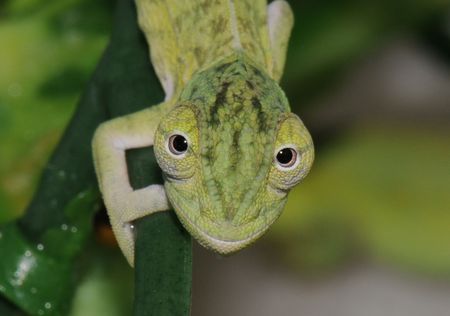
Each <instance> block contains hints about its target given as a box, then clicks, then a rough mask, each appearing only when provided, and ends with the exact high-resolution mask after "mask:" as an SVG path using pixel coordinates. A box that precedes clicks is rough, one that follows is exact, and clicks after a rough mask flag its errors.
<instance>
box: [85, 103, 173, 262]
mask: <svg viewBox="0 0 450 316" xmlns="http://www.w3.org/2000/svg"><path fill="white" fill-rule="evenodd" d="M169 107H170V106H168V104H167V103H162V104H160V105H157V106H153V107H151V108H149V109H145V110H142V111H139V112H136V113H133V114H130V115H127V116H123V117H119V118H117V119H114V120H111V121H108V122H106V123H103V124H101V125H100V126H99V128H98V129H97V131H96V132H95V135H94V139H93V143H92V145H93V154H94V163H95V170H96V173H97V178H98V181H99V186H100V190H101V192H102V195H103V199H104V202H105V205H106V209H107V211H108V215H109V218H110V221H111V225H112V228H113V230H114V233H115V236H116V238H117V241H118V243H119V246H120V248H121V250H122V252H123V253H124V255H125V257H126V258H127V260H128V262H129V263H130V265H131V266H133V264H134V234H133V226H132V225H131V222H132V221H133V220H135V219H138V218H141V217H143V216H146V215H149V214H152V213H154V212H158V211H164V210H168V209H169V202H168V200H167V197H166V194H165V191H164V187H163V186H162V185H150V186H147V187H145V188H142V189H138V190H134V189H133V188H132V187H131V185H130V181H129V177H128V168H127V163H126V156H125V151H126V150H127V149H132V148H140V147H147V146H151V145H153V139H154V135H155V131H156V128H157V126H158V123H159V121H160V119H161V117H162V116H164V114H165V113H166V111H167V109H168V108H169Z"/></svg>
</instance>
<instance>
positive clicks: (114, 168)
mask: <svg viewBox="0 0 450 316" xmlns="http://www.w3.org/2000/svg"><path fill="white" fill-rule="evenodd" d="M136 5H137V12H138V20H139V25H140V27H141V29H142V31H143V32H144V34H145V37H146V39H147V41H148V43H149V46H150V57H151V61H152V64H153V66H154V69H155V71H156V74H157V76H158V78H159V80H160V82H161V84H162V87H163V89H164V92H165V95H166V97H165V100H164V101H163V102H162V103H160V104H158V105H155V106H152V107H149V108H148V109H145V110H142V111H140V112H137V113H133V114H130V115H127V116H123V117H120V118H117V119H114V120H111V121H108V122H106V123H103V124H101V125H100V126H99V128H98V129H97V131H96V133H95V136H94V139H93V153H94V161H95V168H96V173H97V177H98V180H99V185H100V189H101V191H102V194H103V198H104V201H105V205H106V208H107V210H108V214H109V217H110V221H111V224H112V228H113V231H114V233H115V235H116V238H117V240H118V243H119V246H120V248H121V250H122V251H123V253H124V255H125V257H126V258H127V260H128V262H129V263H130V264H131V265H133V263H134V232H133V229H134V227H133V224H132V223H133V221H134V220H136V219H138V218H141V217H143V216H146V215H149V214H152V213H154V212H157V211H163V210H168V209H170V208H173V209H174V210H175V212H176V214H177V216H178V218H179V219H180V221H181V223H182V224H183V225H184V227H185V228H186V229H187V230H188V232H189V233H190V234H191V235H192V236H193V237H194V238H196V239H197V241H198V242H199V243H200V244H202V245H203V246H205V247H207V248H209V249H211V250H214V251H216V252H218V253H221V254H228V253H232V252H235V251H237V250H239V249H241V248H243V247H245V246H247V245H248V244H250V243H252V242H253V241H255V240H256V239H257V238H258V237H260V236H261V235H262V234H263V233H264V232H265V231H266V230H267V229H268V227H269V226H270V225H271V224H272V223H273V222H274V221H275V220H276V219H277V218H278V216H279V215H280V213H281V212H282V209H283V207H284V204H285V202H286V200H287V194H288V192H289V190H290V189H291V188H292V187H293V186H294V185H296V184H297V183H299V182H300V181H301V180H302V179H303V178H304V177H305V176H306V175H307V173H308V171H309V170H310V168H311V165H312V162H313V158H314V149H313V144H312V140H311V137H310V135H309V133H308V131H307V129H306V128H305V127H304V125H303V123H302V122H301V120H300V119H299V118H298V117H297V116H296V115H295V114H293V113H291V112H290V109H289V104H288V101H287V99H286V97H285V95H284V93H283V91H282V90H281V88H280V87H279V85H278V83H277V82H278V81H279V79H280V77H281V74H282V71H283V67H284V62H285V56H286V50H287V45H288V40H289V35H290V31H291V29H292V25H293V14H292V11H291V9H290V7H289V5H288V3H287V2H285V1H284V0H276V1H273V2H271V3H270V4H269V5H267V2H266V0H136ZM130 62H132V61H130ZM152 145H153V146H154V152H155V155H156V159H157V162H158V164H159V166H160V167H161V169H162V172H163V177H164V186H162V185H150V186H148V187H145V188H142V189H137V190H134V189H133V188H132V187H131V185H130V183H129V178H128V171H127V165H126V158H125V151H126V150H128V149H131V148H138V147H146V146H152Z"/></svg>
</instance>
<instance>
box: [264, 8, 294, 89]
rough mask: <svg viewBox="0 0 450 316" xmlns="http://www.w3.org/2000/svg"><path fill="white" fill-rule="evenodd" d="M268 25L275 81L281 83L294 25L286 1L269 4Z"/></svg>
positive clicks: (292, 16)
mask: <svg viewBox="0 0 450 316" xmlns="http://www.w3.org/2000/svg"><path fill="white" fill-rule="evenodd" d="M267 23H268V27H269V40H270V49H271V50H272V58H273V79H275V80H276V81H279V80H280V78H281V75H282V74H283V68H284V63H285V61H286V52H287V48H288V44H289V37H290V35H291V30H292V27H293V25H294V15H293V13H292V10H291V7H290V6H289V4H288V3H287V2H286V1H285V0H275V1H273V2H271V3H270V4H269V6H268V7H267Z"/></svg>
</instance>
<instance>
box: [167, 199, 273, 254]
mask: <svg viewBox="0 0 450 316" xmlns="http://www.w3.org/2000/svg"><path fill="white" fill-rule="evenodd" d="M171 204H172V206H173V208H174V210H175V212H176V214H177V217H178V219H179V220H180V222H181V223H182V224H183V226H184V227H185V229H186V230H187V231H188V232H189V233H190V234H191V235H192V237H194V238H195V239H196V240H197V241H198V243H200V244H201V245H202V246H203V247H205V248H207V249H210V250H212V251H214V252H217V253H219V254H221V255H229V254H232V253H235V252H237V251H239V250H241V249H242V248H244V247H246V246H247V245H249V244H251V243H252V242H253V241H255V240H256V239H258V237H260V236H261V235H262V234H264V232H265V231H266V230H267V229H268V227H269V226H271V223H270V224H269V225H264V226H263V227H262V228H260V229H258V230H257V231H255V232H253V233H251V234H249V235H247V236H245V237H244V238H241V239H232V238H223V237H222V238H220V237H217V236H214V235H212V234H210V233H208V231H206V230H204V229H203V228H202V226H201V225H198V223H194V221H192V220H191V218H189V216H187V215H186V214H185V213H184V212H183V211H181V208H180V207H179V206H178V205H177V203H173V202H171ZM275 220H276V218H274V219H273V221H275ZM273 221H272V222H273ZM211 223H212V222H211ZM214 224H215V225H217V226H219V227H220V224H217V223H214ZM206 226H207V227H208V225H206ZM224 229H226V228H224ZM236 229H239V227H236Z"/></svg>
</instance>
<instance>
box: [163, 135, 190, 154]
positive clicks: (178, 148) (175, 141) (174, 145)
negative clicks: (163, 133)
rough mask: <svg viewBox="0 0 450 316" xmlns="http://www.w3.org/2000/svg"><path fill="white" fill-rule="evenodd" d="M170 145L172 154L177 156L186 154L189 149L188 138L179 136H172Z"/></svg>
mask: <svg viewBox="0 0 450 316" xmlns="http://www.w3.org/2000/svg"><path fill="white" fill-rule="evenodd" d="M168 145H169V146H168V147H169V150H170V152H171V153H172V154H174V155H177V156H179V155H182V154H184V153H185V152H186V151H187V149H188V147H189V144H188V141H187V139H186V137H184V136H183V135H179V134H175V135H172V136H170V137H169V144H168Z"/></svg>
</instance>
